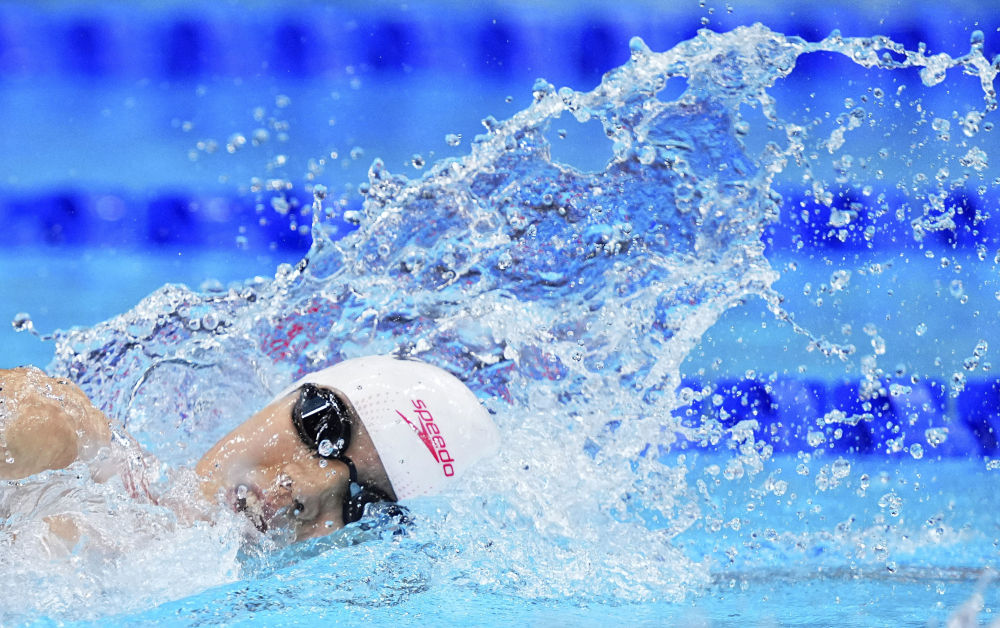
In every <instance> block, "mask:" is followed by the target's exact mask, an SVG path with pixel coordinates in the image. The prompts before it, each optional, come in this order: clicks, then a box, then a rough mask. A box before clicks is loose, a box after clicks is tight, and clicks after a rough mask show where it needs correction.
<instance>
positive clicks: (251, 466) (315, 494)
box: [196, 389, 394, 540]
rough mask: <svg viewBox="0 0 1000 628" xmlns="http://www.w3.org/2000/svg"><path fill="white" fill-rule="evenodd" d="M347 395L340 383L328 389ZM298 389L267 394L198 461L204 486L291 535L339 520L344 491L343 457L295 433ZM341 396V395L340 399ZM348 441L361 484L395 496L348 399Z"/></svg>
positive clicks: (321, 529)
mask: <svg viewBox="0 0 1000 628" xmlns="http://www.w3.org/2000/svg"><path fill="white" fill-rule="evenodd" d="M326 390H329V391H331V392H333V393H334V394H336V395H339V396H340V398H341V399H342V400H345V398H344V397H343V394H342V393H341V392H340V391H336V390H333V389H326ZM299 392H300V391H299V390H295V391H294V392H292V393H290V394H288V395H286V396H285V397H282V398H281V399H278V400H276V401H274V402H272V403H271V404H270V405H268V406H267V407H265V408H264V409H263V410H261V411H260V412H258V413H257V414H255V415H253V416H252V417H251V418H250V419H249V420H248V421H246V422H245V423H243V424H242V425H240V426H239V427H237V428H236V429H234V430H233V431H232V432H230V433H229V434H228V435H226V437H225V438H223V439H222V440H221V441H219V442H218V443H216V445H215V446H214V447H212V449H211V450H209V451H208V453H206V454H205V456H204V457H202V459H201V461H199V462H198V465H197V468H196V471H197V473H198V475H199V476H200V477H201V479H202V486H201V488H202V492H203V493H204V495H205V497H206V498H208V499H209V500H222V501H223V503H225V504H226V505H227V506H229V507H230V508H232V509H233V510H235V511H237V512H243V513H244V514H246V516H247V517H248V518H249V519H250V520H251V522H253V524H254V525H255V526H256V527H257V528H258V529H259V530H261V531H267V530H268V529H271V528H289V529H291V530H292V531H293V532H294V534H295V539H296V540H303V539H308V538H312V537H316V536H322V535H324V534H329V533H330V532H332V531H334V530H337V529H339V528H342V527H343V526H344V520H343V505H344V499H345V497H346V496H347V495H348V494H349V491H350V476H349V472H348V468H347V465H346V464H344V463H343V462H341V461H340V460H325V459H322V458H320V457H318V456H317V455H316V453H315V451H314V450H313V449H310V448H309V447H307V446H306V444H305V443H304V442H303V441H302V439H301V438H300V437H299V434H298V432H297V431H296V429H295V427H294V425H293V424H292V409H293V407H294V406H295V402H296V400H297V399H298V396H299ZM345 401H346V400H345ZM346 407H347V408H348V410H349V412H350V413H351V414H352V421H351V424H352V427H351V442H350V446H349V447H348V448H347V451H346V452H344V453H345V454H346V455H347V457H349V458H350V459H351V460H352V461H353V462H354V464H355V466H356V467H357V470H358V480H359V482H361V483H362V484H368V485H374V486H375V487H377V488H380V489H382V490H383V491H384V492H385V493H387V494H388V495H389V496H390V497H394V495H393V493H392V489H391V485H390V484H389V480H388V478H387V477H386V473H385V469H384V468H383V467H382V463H381V461H380V460H379V457H378V454H377V453H376V451H375V448H374V446H373V445H372V442H371V439H370V438H369V436H368V433H367V431H366V430H365V428H364V425H363V424H362V423H361V421H360V420H359V419H358V418H357V415H356V413H355V412H354V409H353V407H352V406H351V405H350V403H346Z"/></svg>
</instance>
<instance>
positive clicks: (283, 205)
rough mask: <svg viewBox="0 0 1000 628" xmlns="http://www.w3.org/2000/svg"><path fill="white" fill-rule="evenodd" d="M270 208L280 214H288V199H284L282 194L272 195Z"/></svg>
mask: <svg viewBox="0 0 1000 628" xmlns="http://www.w3.org/2000/svg"><path fill="white" fill-rule="evenodd" d="M271 208H272V209H273V210H274V211H276V212H278V213H279V214H280V215H282V216H284V215H286V214H288V210H289V205H288V199H286V198H285V197H284V196H272V197H271Z"/></svg>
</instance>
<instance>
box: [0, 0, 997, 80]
mask: <svg viewBox="0 0 1000 628" xmlns="http://www.w3.org/2000/svg"><path fill="white" fill-rule="evenodd" d="M150 9H151V8H150V7H145V8H144V9H143V11H142V12H137V11H136V10H134V9H130V8H128V7H127V6H114V5H108V4H104V5H101V4H93V5H90V6H88V7H85V8H83V9H79V10H74V11H68V12H66V11H64V12H59V11H54V10H51V9H47V8H46V7H45V6H44V5H37V4H32V3H28V2H23V3H7V4H6V5H5V6H3V7H0V70H4V71H6V70H13V71H15V72H16V73H20V74H27V75H36V74H52V73H56V74H60V73H62V74H67V75H76V76H85V77H90V78H96V77H110V78H114V77H135V76H142V77H145V78H149V79H152V80H158V79H168V80H198V79H200V78H201V77H204V76H209V75H213V76H233V75H238V76H247V75H253V74H257V73H260V72H262V71H273V72H277V73H285V74H287V75H288V76H289V77H291V78H308V77H315V76H319V75H324V74H327V73H329V72H330V71H331V70H336V71H338V72H343V71H344V68H345V67H346V66H347V65H360V64H363V65H366V66H368V67H370V68H371V69H373V70H374V71H376V72H398V71H406V72H409V71H413V70H417V71H421V70H429V71H438V72H451V71H453V70H455V69H456V68H462V69H464V70H465V71H469V72H472V73H479V74H483V75H484V76H488V77H496V76H510V77H523V79H520V78H519V80H529V81H530V80H532V79H534V78H535V77H536V76H541V75H544V76H546V77H547V78H549V80H557V79H559V80H562V79H563V77H566V78H572V79H573V80H586V81H587V82H589V83H593V82H594V81H595V80H596V79H598V78H600V75H601V74H602V73H603V72H606V71H607V70H609V69H611V68H612V67H615V66H617V65H619V64H620V63H622V62H623V61H625V59H626V58H627V54H628V50H627V42H628V40H629V38H630V37H631V36H633V35H639V36H641V37H643V38H644V39H645V40H646V41H647V42H648V43H649V44H650V45H651V46H654V48H656V49H662V48H666V47H668V46H672V45H673V44H675V43H677V42H679V41H681V40H683V39H687V38H690V37H693V36H694V35H695V34H696V31H697V29H698V28H700V27H701V24H700V22H699V19H700V17H701V16H700V15H698V14H697V12H690V11H687V12H677V11H664V12H662V13H660V14H657V13H656V12H654V13H653V14H650V13H649V11H648V10H647V9H645V8H643V7H635V8H631V7H629V6H628V5H625V4H619V5H618V6H616V7H614V9H613V10H601V11H589V12H584V13H583V14H582V15H579V14H573V15H552V16H551V17H550V18H549V19H538V18H539V13H538V11H537V10H525V11H519V10H518V8H517V7H516V6H510V7H505V8H504V9H503V10H497V9H496V8H490V9H489V10H482V9H478V8H476V7H474V6H470V7H467V8H464V10H460V11H447V12H442V11H440V10H437V7H433V6H418V5H414V6H412V7H411V8H410V10H409V11H407V12H405V13H399V12H395V11H394V12H389V11H384V10H378V9H372V8H371V7H368V6H367V5H358V6H357V7H350V6H299V5H297V6H294V7H292V6H289V5H288V3H277V4H276V5H275V6H274V7H272V8H270V9H267V8H264V9H263V10H261V11H254V12H246V11H242V10H238V9H234V8H227V7H225V6H223V5H218V4H197V3H193V2H191V3H186V4H185V3H182V4H179V5H178V4H176V3H174V5H172V6H170V7H169V8H165V9H163V10H150ZM935 13H936V12H934V11H920V12H911V14H909V15H900V16H897V19H894V20H893V21H892V23H891V24H884V23H882V22H880V21H879V20H878V17H879V16H878V12H877V11H876V12H867V11H865V10H863V9H858V10H855V11H853V12H851V18H852V19H850V20H844V19H839V20H831V19H830V18H829V17H828V16H825V15H822V14H820V13H815V14H811V13H804V12H801V11H799V12H794V13H790V12H789V11H787V7H784V8H783V7H782V6H780V5H778V6H769V5H767V4H765V3H763V2H761V3H759V6H756V7H752V6H751V7H746V8H745V10H744V12H743V14H742V17H735V16H728V15H726V14H725V13H720V12H717V13H716V15H714V16H713V17H712V18H711V19H710V21H709V27H710V28H713V29H715V30H719V31H725V30H729V29H731V28H733V27H735V26H737V25H738V24H740V23H751V22H754V21H761V22H763V23H765V24H768V25H769V26H770V27H772V28H774V29H776V30H779V31H784V32H786V33H788V34H792V35H799V36H802V37H805V38H807V39H810V40H817V39H821V38H822V37H825V36H826V35H828V34H829V33H830V31H831V30H832V29H833V28H840V29H841V30H843V31H844V34H845V35H874V34H888V35H890V36H891V37H894V38H896V39H897V40H898V41H900V42H901V43H904V44H905V45H906V46H907V47H908V48H910V49H916V46H917V45H918V43H919V42H926V43H927V44H928V45H930V46H931V48H932V49H933V50H940V49H942V48H946V49H947V51H948V52H950V53H952V54H956V53H958V54H960V53H962V52H965V51H967V50H968V37H969V31H970V29H971V28H980V29H982V30H983V31H984V32H985V33H987V52H988V53H991V52H993V51H995V49H996V47H997V44H996V43H995V42H994V41H993V38H990V37H989V34H990V33H992V32H995V30H994V29H991V28H990V25H991V24H992V21H991V20H992V18H990V16H989V15H987V16H985V17H984V16H980V20H979V21H980V22H982V20H983V19H985V20H986V21H987V22H989V23H982V24H966V23H963V22H962V20H961V19H960V17H956V16H955V15H937V14H935ZM987 13H988V12H987ZM956 23H957V24H956ZM847 25H849V26H847ZM992 25H993V26H995V24H992ZM53 34H56V35H55V36H53ZM448 42H456V43H453V44H449V43H448ZM438 45H445V46H450V47H451V48H453V49H452V50H450V51H449V52H448V54H437V53H436V52H435V51H434V48H435V46H438ZM262 53H263V54H262ZM810 57H811V56H809V55H807V56H806V57H804V58H802V59H800V60H799V65H800V67H799V69H798V71H799V72H809V73H811V72H818V71H824V70H825V69H826V67H827V66H826V65H825V64H824V63H820V62H819V61H817V59H818V57H817V58H810ZM900 80H913V81H917V80H919V79H918V78H917V75H916V73H912V72H911V73H907V74H905V75H903V76H902V77H901V78H900Z"/></svg>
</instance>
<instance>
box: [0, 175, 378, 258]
mask: <svg viewBox="0 0 1000 628" xmlns="http://www.w3.org/2000/svg"><path fill="white" fill-rule="evenodd" d="M287 202H288V204H289V206H290V208H291V209H290V210H289V212H288V213H287V214H286V215H281V214H279V213H277V212H275V211H274V210H273V209H271V207H270V205H269V204H268V199H263V200H254V199H251V198H247V197H240V196H224V195H219V196H208V197H204V196H200V197H199V196H193V195H190V194H188V193H187V192H185V191H184V190H172V191H165V192H162V193H160V194H158V195H155V196H152V197H149V198H145V197H137V196H131V195H127V194H122V195H118V194H85V193H83V192H79V191H74V190H65V191H60V192H56V193H52V194H44V195H39V196H21V195H11V196H4V195H2V194H0V224H2V225H4V229H3V231H2V232H0V246H4V247H7V248H12V247H18V246H24V247H32V248H33V247H37V246H39V245H51V246H91V247H95V246H114V247H123V248H137V249H143V248H148V249H158V248H163V247H174V248H178V247H179V248H216V249H220V250H226V249H232V248H233V247H240V248H247V249H254V250H282V251H294V252H298V253H305V252H306V251H308V250H309V245H310V243H311V241H312V240H311V236H310V233H309V226H310V224H311V218H310V216H308V215H305V216H303V215H301V214H300V212H299V210H298V208H301V207H309V204H310V203H311V202H312V201H311V199H309V198H307V197H305V196H304V195H290V196H288V197H287ZM360 203H361V201H360V199H355V200H353V201H352V202H350V203H348V205H347V207H344V208H338V210H337V213H336V214H335V215H334V216H333V217H331V218H327V219H326V224H327V225H329V226H330V227H333V228H335V229H336V233H335V234H334V235H335V236H342V235H345V234H347V233H349V232H350V231H352V230H353V229H355V228H356V227H355V225H353V224H351V223H349V222H346V221H345V220H344V219H343V211H346V210H351V209H355V210H356V209H359V208H360ZM293 227H294V228H293Z"/></svg>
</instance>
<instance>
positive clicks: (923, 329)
mask: <svg viewBox="0 0 1000 628" xmlns="http://www.w3.org/2000/svg"><path fill="white" fill-rule="evenodd" d="M913 331H914V333H916V334H917V335H918V336H923V335H924V334H926V333H927V324H926V323H918V324H917V327H916V329H914V330H913Z"/></svg>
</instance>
